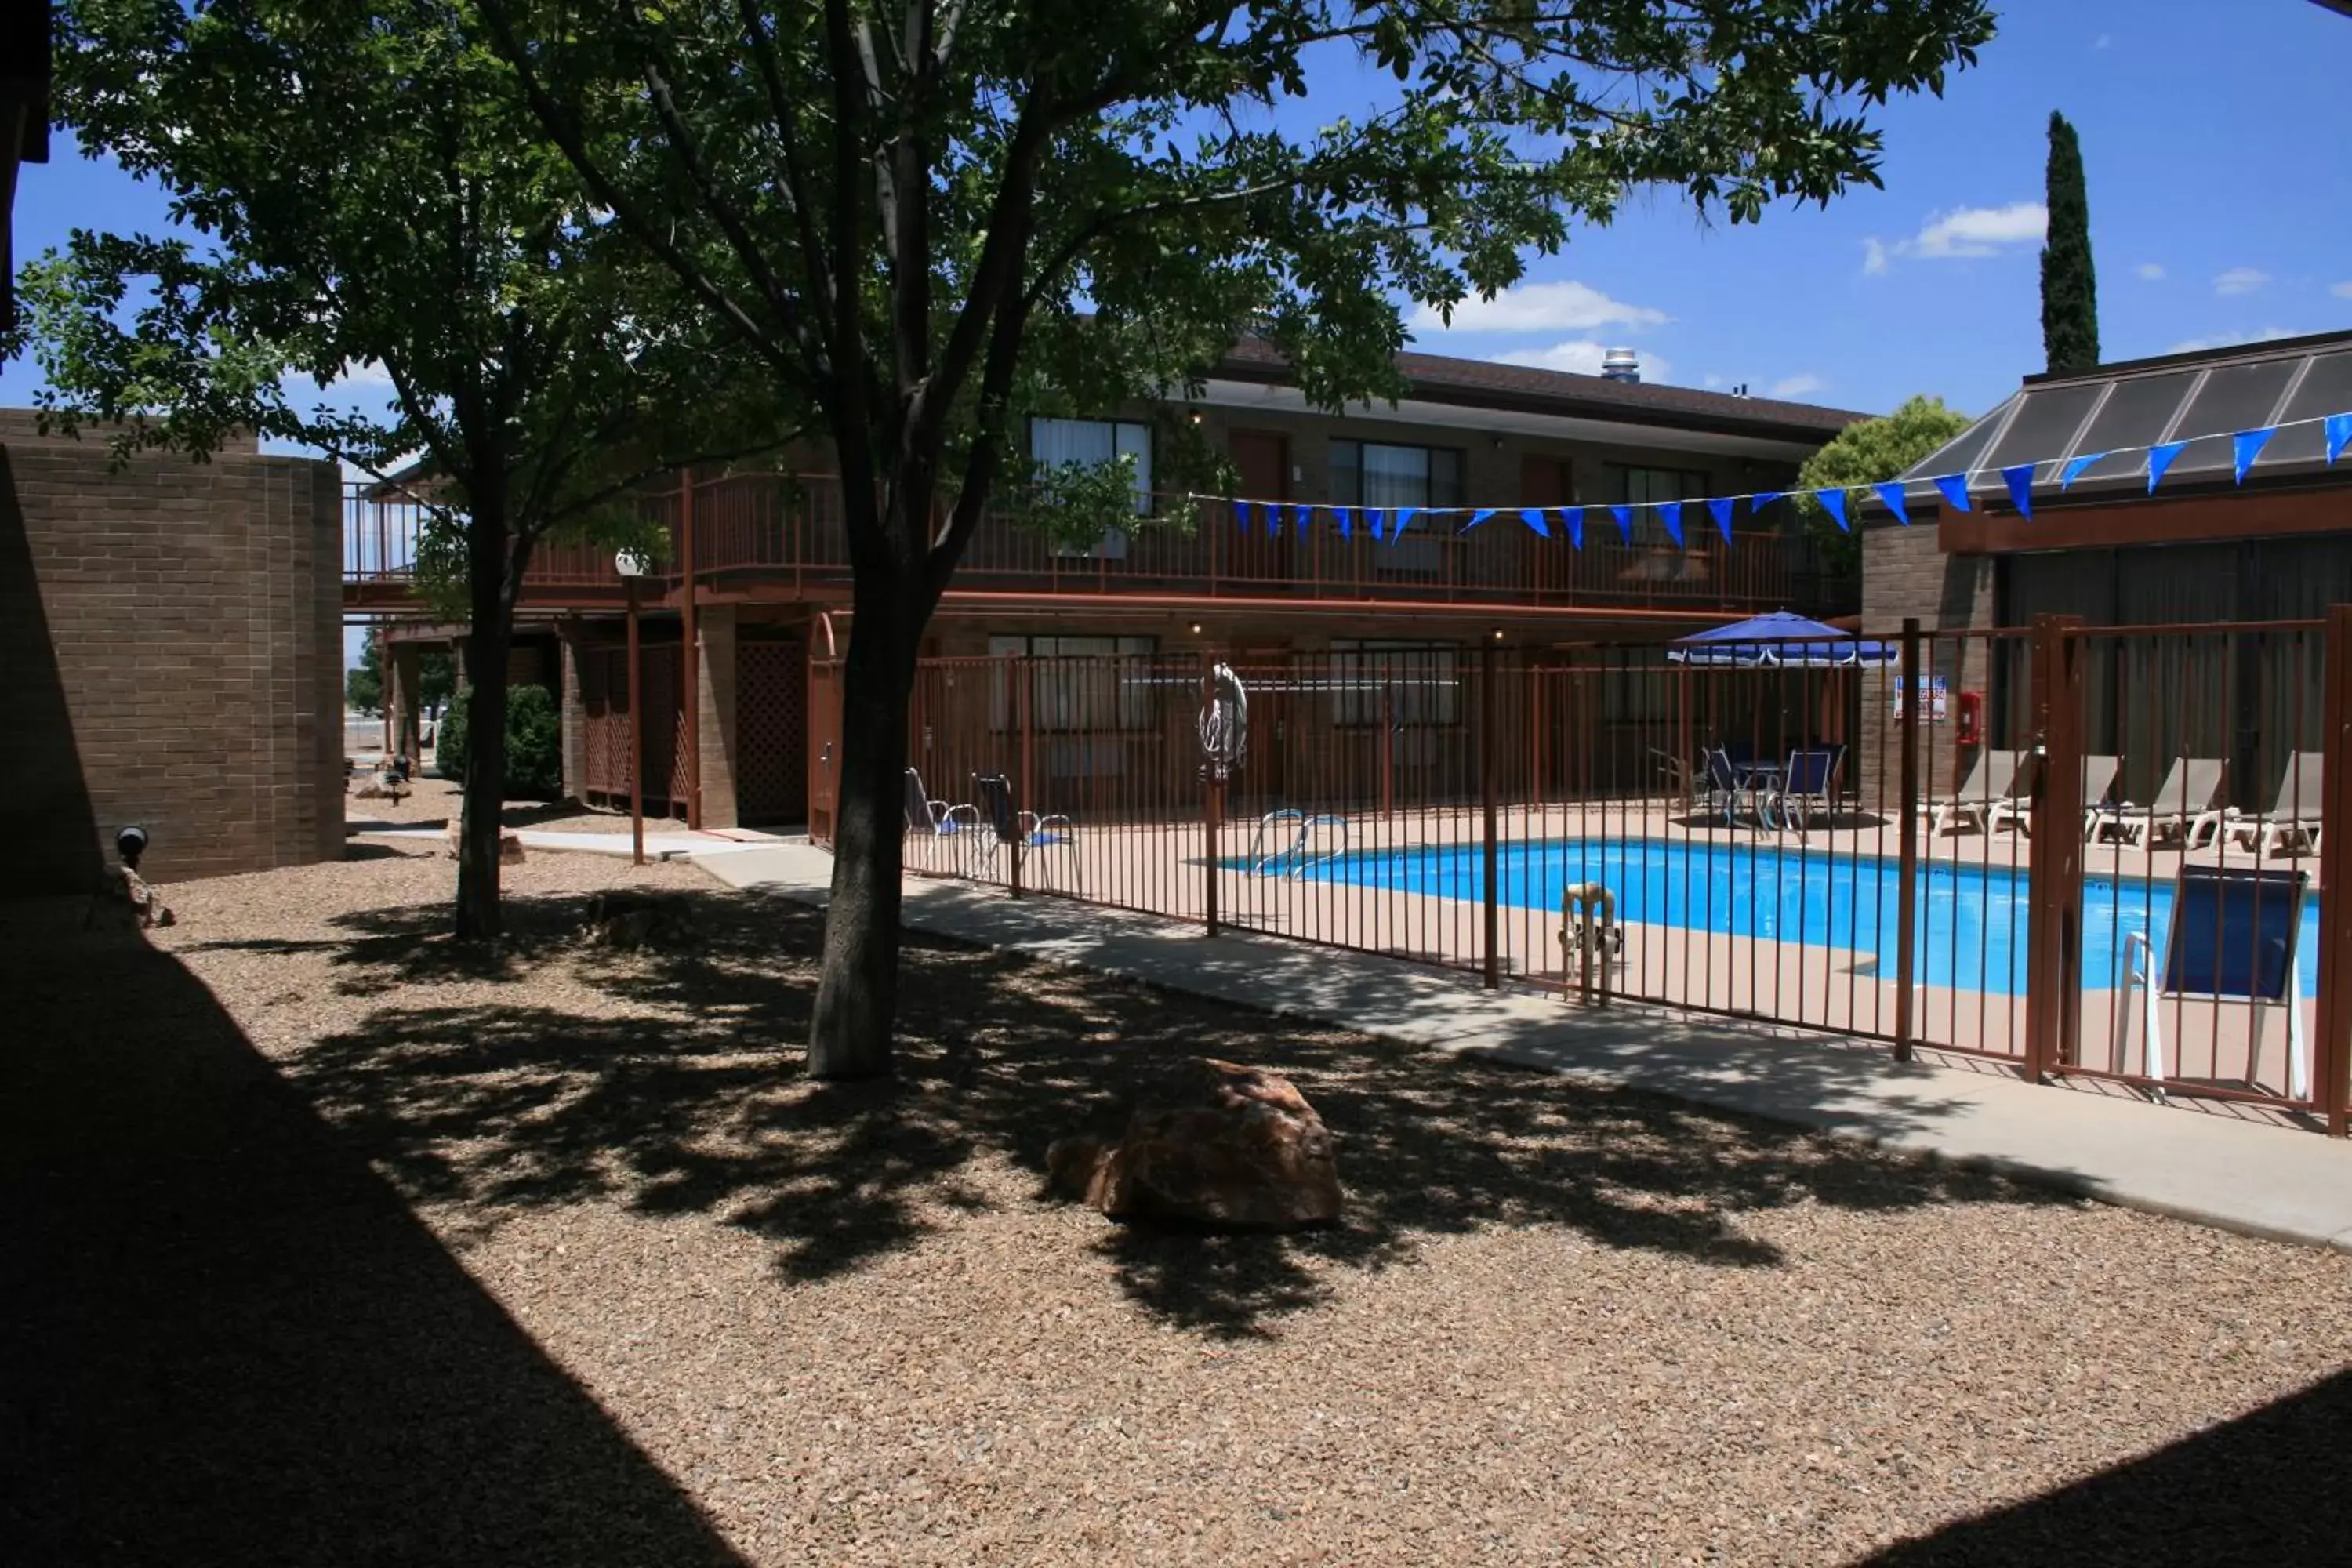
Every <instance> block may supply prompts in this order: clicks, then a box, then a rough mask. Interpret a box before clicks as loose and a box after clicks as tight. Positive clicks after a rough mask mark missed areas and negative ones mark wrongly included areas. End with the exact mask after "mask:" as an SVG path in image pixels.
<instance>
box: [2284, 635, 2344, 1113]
mask: <svg viewBox="0 0 2352 1568" xmlns="http://www.w3.org/2000/svg"><path fill="white" fill-rule="evenodd" d="M2323 723H2324V726H2325V728H2324V731H2323V732H2322V734H2321V736H2320V744H2321V747H2322V752H2323V755H2324V756H2325V757H2326V762H2325V763H2324V764H2323V773H2324V775H2325V777H2326V795H2325V798H2324V799H2322V801H2321V802H2320V813H2321V816H2320V834H2319V853H2318V859H2319V952H2318V953H2317V954H2316V955H2315V956H2316V957H2317V959H2318V962H2319V1003H2318V1008H2317V1013H2318V1016H2317V1018H2316V1019H2315V1023H2316V1027H2315V1028H2314V1029H2313V1031H2312V1037H2311V1097H2312V1110H2314V1111H2315V1112H2316V1113H2317V1114H2318V1115H2319V1116H2320V1117H2321V1118H2322V1120H2324V1121H2325V1122H2326V1127H2327V1135H2328V1136H2329V1137H2330V1138H2341V1137H2343V1136H2344V1135H2345V1133H2346V1131H2347V1121H2352V1084H2347V1081H2346V1079H2347V1067H2352V605H2329V606H2328V608H2327V645H2326V707H2325V715H2324V719H2323ZM2288 1005H2290V1006H2298V1007H2299V1006H2301V1005H2303V1004H2302V1003H2301V1001H2300V1000H2294V999H2291V1000H2290V1002H2289V1004H2288Z"/></svg>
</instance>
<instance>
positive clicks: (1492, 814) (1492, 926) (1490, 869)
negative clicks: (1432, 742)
mask: <svg viewBox="0 0 2352 1568" xmlns="http://www.w3.org/2000/svg"><path fill="white" fill-rule="evenodd" d="M1478 794H1479V797H1480V804H1481V807H1482V809H1483V812H1484V815H1485V817H1486V824H1485V826H1486V834H1485V837H1486V856H1485V864H1486V886H1485V888H1484V889H1482V892H1481V896H1480V900H1479V901H1480V904H1481V906H1482V908H1483V911H1484V913H1485V916H1486V989H1487V990H1489V991H1493V990H1496V989H1497V988H1499V987H1500V986H1501V985H1502V984H1503V948H1502V935H1503V910H1502V903H1501V900H1500V897H1499V892H1500V889H1498V888H1497V887H1496V881H1497V878H1498V876H1499V873H1500V870H1501V859H1502V857H1501V854H1500V852H1499V851H1500V845H1499V843H1498V841H1497V837H1496V826H1497V823H1496V816H1497V812H1496V798H1495V645H1494V644H1493V643H1492V642H1488V643H1487V644H1486V646H1485V647H1481V648H1480V649H1479V650H1478Z"/></svg>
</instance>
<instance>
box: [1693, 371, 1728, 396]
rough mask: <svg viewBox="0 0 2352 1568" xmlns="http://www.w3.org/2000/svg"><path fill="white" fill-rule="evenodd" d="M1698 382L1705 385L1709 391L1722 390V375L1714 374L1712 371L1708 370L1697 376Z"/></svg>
mask: <svg viewBox="0 0 2352 1568" xmlns="http://www.w3.org/2000/svg"><path fill="white" fill-rule="evenodd" d="M1698 384H1700V385H1701V386H1704V387H1706V389H1707V390H1708V391H1709V392H1720V391H1722V390H1723V377H1721V376H1719V375H1717V374H1715V373H1714V372H1713V371H1709V372H1707V374H1705V375H1703V376H1701V377H1699V382H1698Z"/></svg>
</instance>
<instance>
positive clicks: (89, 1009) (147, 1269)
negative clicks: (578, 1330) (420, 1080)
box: [0, 907, 740, 1568]
mask: <svg viewBox="0 0 2352 1568" xmlns="http://www.w3.org/2000/svg"><path fill="white" fill-rule="evenodd" d="M0 995H5V997H6V998H7V1010H8V1021H9V1027H8V1029H7V1030H6V1031H5V1044H0V1277H5V1279H6V1281H7V1286H6V1289H5V1293H0V1300H5V1305H0V1314H5V1315H0V1478H5V1479H0V1542H6V1546H5V1548H0V1558H5V1559H6V1560H7V1561H8V1562H10V1563H27V1564H30V1563H60V1564H62V1563H73V1564H116V1563H125V1564H128V1563H138V1564H151V1563H152V1564H165V1563H170V1564H179V1563H190V1564H194V1563H383V1564H401V1565H410V1564H432V1565H438V1564H448V1565H451V1568H457V1565H459V1564H465V1565H469V1568H470V1565H474V1564H480V1563H547V1564H576V1563H625V1564H644V1565H646V1568H666V1565H669V1564H712V1565H718V1564H731V1563H737V1562H739V1561H740V1560H739V1559H738V1558H737V1556H736V1555H735V1553H734V1552H732V1551H731V1550H730V1548H729V1547H728V1546H727V1544H726V1543H725V1542H723V1541H722V1540H721V1539H720V1537H719V1535H718V1533H717V1532H716V1531H714V1530H713V1529H712V1528H711V1526H710V1525H709V1522H708V1521H706V1520H705V1519H704V1517H703V1516H702V1514H701V1513H700V1512H699V1511H698V1510H697V1508H696V1507H695V1505H694V1504H693V1502H692V1501H691V1500H688V1498H687V1496H686V1495H685V1494H684V1493H683V1492H682V1491H681V1490H680V1489H678V1488H677V1486H676V1485H675V1484H674V1483H673V1482H672V1481H671V1480H670V1479H669V1478H668V1477H667V1476H666V1475H665V1474H663V1473H662V1471H661V1470H660V1468H658V1467H656V1465H655V1464H654V1462H653V1461H652V1460H651V1459H649V1458H647V1457H646V1455H645V1454H643V1453H642V1452H640V1451H639V1450H638V1449H637V1448H636V1447H635V1446H634V1445H633V1444H632V1443H631V1442H630V1441H629V1439H628V1438H627V1437H625V1436H623V1435H622V1433H621V1432H620V1431H619V1430H618V1429H617V1428H616V1427H615V1426H614V1424H613V1422H612V1420H611V1418H610V1417H608V1416H607V1415H605V1414H604V1411H603V1410H602V1409H600V1408H599V1406H598V1405H597V1404H596V1403H595V1401H594V1400H593V1399H592V1398H590V1397H589V1396H588V1395H587V1394H585V1393H583V1391H582V1390H581V1389H580V1388H579V1387H577V1386H576V1385H575V1384H573V1383H572V1381H571V1380H570V1379H569V1378H568V1377H567V1376H566V1375H565V1373H563V1372H562V1370H561V1369H560V1368H558V1367H557V1366H556V1365H554V1364H553V1363H551V1362H550V1361H549V1360H548V1359H547V1358H546V1356H544V1355H543V1354H542V1353H541V1351H540V1350H539V1348H538V1346H537V1345H536V1344H535V1343H534V1342H532V1340H531V1339H530V1336H529V1335H527V1334H525V1333H524V1332H523V1331H521V1330H520V1329H519V1328H518V1327H517V1326H516V1325H515V1324H514V1322H513V1321H511V1320H509V1318H508V1317H507V1315H506V1314H505V1312H504V1311H503V1310H501V1309H500V1308H499V1306H498V1304H497V1303H496V1302H495V1301H493V1300H491V1299H490V1298H489V1296H488V1295H487V1294H486V1293H485V1292H484V1291H483V1290H482V1289H481V1288H480V1287H479V1286H478V1285H477V1284H476V1283H475V1281H474V1280H473V1279H472V1278H471V1277H470V1276H469V1275H467V1272H466V1270H465V1268H463V1267H461V1266H460V1265H459V1263H458V1262H457V1259H456V1258H453V1257H451V1256H450V1254H449V1253H448V1251H447V1250H446V1249H445V1248H444V1247H443V1246H442V1245H441V1243H440V1242H439V1241H438V1240H437V1239H436V1237H434V1236H433V1234H432V1233H431V1232H430V1231H428V1230H427V1229H426V1228H425V1226H424V1225H423V1224H421V1223H420V1222H419V1221H418V1220H417V1218H416V1217H415V1215H414V1214H413V1213H412V1212H411V1210H410V1207H409V1205H408V1204H407V1203H405V1202H404V1200H403V1198H402V1196H401V1194H399V1193H397V1192H395V1191H394V1188H393V1187H392V1185H391V1184H388V1183H387V1182H385V1181H384V1180H383V1179H382V1178H381V1177H379V1176H378V1175H377V1174H375V1173H373V1171H371V1170H370V1169H369V1168H368V1165H367V1162H366V1159H365V1156H364V1152H362V1150H360V1149H359V1148H357V1147H355V1145H354V1143H353V1141H352V1139H350V1138H349V1137H346V1136H343V1135H341V1134H340V1133H338V1132H337V1131H335V1130H333V1129H331V1127H329V1126H328V1125H327V1124H326V1123H325V1122H323V1121H321V1120H320V1117H319V1116H318V1114H317V1112H316V1111H315V1110H314V1109H313V1107H312V1105H311V1103H310V1100H309V1099H308V1098H307V1097H306V1096H305V1095H304V1094H303V1093H302V1092H301V1091H300V1090H299V1089H297V1088H295V1087H294V1086H292V1085H290V1084H289V1083H288V1082H287V1081H286V1079H283V1078H281V1077H280V1076H279V1075H278V1072H277V1071H276V1070H274V1069H273V1068H272V1067H271V1065H270V1064H269V1063H268V1062H267V1061H266V1060H264V1059H263V1058H261V1057H260V1056H259V1055H258V1054H257V1052H256V1051H255V1050H254V1048H253V1047H252V1046H251V1045H250V1044H249V1043H248V1042H247V1039H246V1037H244V1035H243V1034H242V1033H241V1032H240V1031H239V1029H238V1027H237V1026H236V1024H235V1022H234V1021H232V1020H231V1019H230V1018H229V1016H227V1015H226V1013H225V1012H223V1011H222V1009H221V1007H220V1006H219V1005H218V1004H217V1003H216V1002H215V999H214V997H213V995H212V994H211V993H210V992H209V991H207V990H206V989H205V986H204V985H203V984H200V983H199V982H198V981H197V980H196V979H195V978H194V976H193V975H191V974H190V973H188V971H187V970H186V969H184V967H182V965H181V963H179V961H178V960H177V959H176V958H174V957H173V956H171V955H169V954H166V953H162V952H156V951H154V950H153V949H152V948H150V947H149V946H148V945H147V944H146V942H143V941H142V940H141V939H140V938H139V937H138V936H136V935H134V934H131V933H129V932H121V933H116V934H108V933H104V932H91V933H82V932H79V931H72V930H71V929H70V928H69V927H68V926H66V925H65V924H64V923H63V922H60V921H56V920H54V919H45V918H40V917H38V916H37V917H35V918H33V919H31V920H29V921H20V920H16V919H14V918H12V915H11V912H10V911H9V910H6V909H5V907H0Z"/></svg>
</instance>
